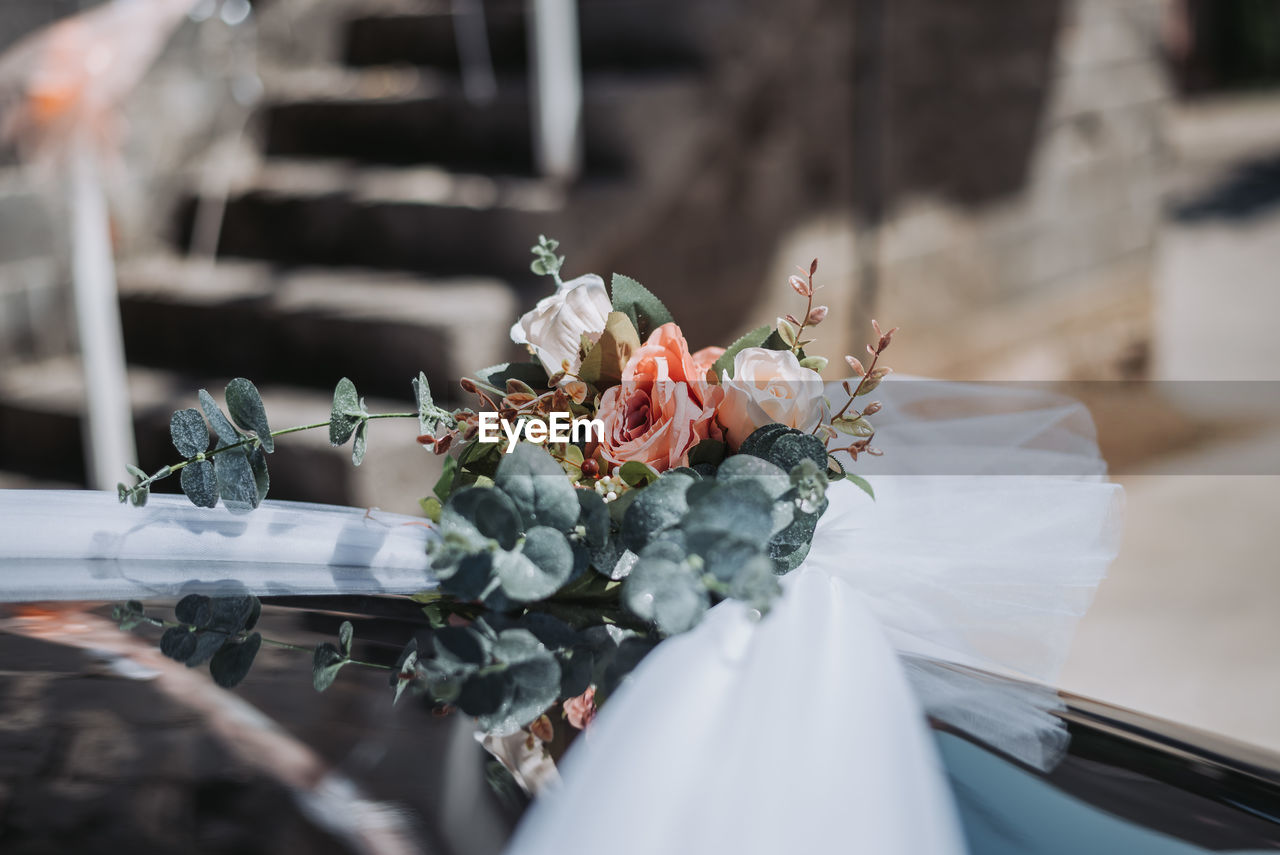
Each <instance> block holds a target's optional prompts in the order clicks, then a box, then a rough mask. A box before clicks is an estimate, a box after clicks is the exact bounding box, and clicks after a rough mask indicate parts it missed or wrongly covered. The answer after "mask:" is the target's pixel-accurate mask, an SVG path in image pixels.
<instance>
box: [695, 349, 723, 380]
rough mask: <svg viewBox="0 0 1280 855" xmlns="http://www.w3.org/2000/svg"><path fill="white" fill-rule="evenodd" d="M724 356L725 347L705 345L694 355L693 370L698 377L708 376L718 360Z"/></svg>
mask: <svg viewBox="0 0 1280 855" xmlns="http://www.w3.org/2000/svg"><path fill="white" fill-rule="evenodd" d="M722 356H724V348H723V347H704V348H702V350H700V351H698V352H697V353H695V354H694V355H693V357H692V358H693V371H694V374H696V375H697V376H698V377H706V376H707V372H708V371H710V370H711V366H713V365H715V364H716V360H717V359H719V358H720V357H722Z"/></svg>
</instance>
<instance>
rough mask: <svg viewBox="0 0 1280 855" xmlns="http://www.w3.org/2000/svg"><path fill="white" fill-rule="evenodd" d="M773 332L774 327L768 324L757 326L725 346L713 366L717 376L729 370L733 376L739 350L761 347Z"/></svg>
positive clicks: (712, 368)
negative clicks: (735, 358)
mask: <svg viewBox="0 0 1280 855" xmlns="http://www.w3.org/2000/svg"><path fill="white" fill-rule="evenodd" d="M771 332H773V329H772V328H771V327H770V326H769V325H768V324H765V325H764V326H762V327H756V328H755V329H753V330H752V331H751V332H749V333H747V334H746V335H744V336H741V337H740V338H739V339H738V340H737V341H735V342H734V343H733V344H731V345H729V346H728V347H727V348H725V351H724V353H722V354H720V358H719V359H717V360H716V361H715V364H714V365H712V366H711V370H712V371H714V372H715V373H716V377H720V376H721V375H723V374H724V373H725V372H728V374H729V376H730V377H732V376H733V358H734V357H735V356H737V355H738V353H739V352H741V351H743V350H745V349H747V348H748V347H760V346H761V345H763V344H764V342H765V339H767V338H768V337H769V333H771Z"/></svg>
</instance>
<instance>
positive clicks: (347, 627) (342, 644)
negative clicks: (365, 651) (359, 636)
mask: <svg viewBox="0 0 1280 855" xmlns="http://www.w3.org/2000/svg"><path fill="white" fill-rule="evenodd" d="M354 635H355V628H354V627H353V626H351V621H349V620H344V621H343V622H342V625H341V626H339V627H338V650H339V651H341V653H342V655H343V656H346V657H348V658H350V656H351V640H352V638H353V636H354Z"/></svg>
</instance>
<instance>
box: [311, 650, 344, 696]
mask: <svg viewBox="0 0 1280 855" xmlns="http://www.w3.org/2000/svg"><path fill="white" fill-rule="evenodd" d="M347 661H348V660H347V659H346V657H344V656H343V655H342V652H341V651H340V650H338V648H337V647H335V646H334V645H333V644H332V643H331V642H328V641H323V642H321V643H320V644H319V645H317V646H316V652H315V655H313V656H312V658H311V685H313V686H315V689H316V691H317V692H323V691H324V690H325V689H327V688H329V687H330V686H332V685H333V681H334V680H336V679H337V678H338V672H339V671H341V670H342V666H343V665H346V664H347Z"/></svg>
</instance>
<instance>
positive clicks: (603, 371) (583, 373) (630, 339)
mask: <svg viewBox="0 0 1280 855" xmlns="http://www.w3.org/2000/svg"><path fill="white" fill-rule="evenodd" d="M639 349H640V333H639V332H637V331H636V326H635V322H634V321H633V320H632V319H631V318H630V317H628V316H627V315H626V314H624V313H622V312H616V311H615V312H610V313H609V316H608V317H607V318H606V319H605V324H604V332H603V333H601V334H600V339H599V340H598V341H597V342H596V343H595V344H594V345H592V347H591V349H590V350H588V351H587V355H586V356H585V357H583V359H582V367H581V368H579V369H578V377H579V378H581V379H582V380H583V381H584V382H586V383H590V384H591V385H592V386H595V387H596V388H597V389H605V388H607V387H609V386H616V385H617V384H618V383H620V382H622V370H623V368H624V367H626V364H627V361H628V360H629V359H631V354H632V353H634V352H635V351H637V350H639Z"/></svg>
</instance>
